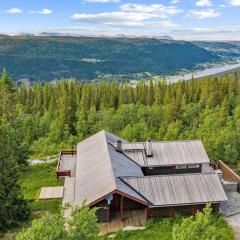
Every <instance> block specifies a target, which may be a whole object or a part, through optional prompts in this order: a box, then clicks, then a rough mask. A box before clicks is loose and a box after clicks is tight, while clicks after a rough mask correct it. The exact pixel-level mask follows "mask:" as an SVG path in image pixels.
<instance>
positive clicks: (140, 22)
mask: <svg viewBox="0 0 240 240" xmlns="http://www.w3.org/2000/svg"><path fill="white" fill-rule="evenodd" d="M120 9H121V11H116V12H102V13H96V14H86V13H76V14H73V15H72V16H71V18H72V19H73V20H78V21H81V22H88V23H94V24H103V25H108V26H121V27H123V26H124V27H127V26H128V27H143V26H145V27H165V28H167V27H174V26H176V24H175V23H174V22H173V21H171V19H170V18H169V17H170V16H171V15H175V14H178V13H181V12H182V10H181V9H179V8H177V7H175V6H164V5H162V4H132V3H127V4H122V5H121V6H120Z"/></svg>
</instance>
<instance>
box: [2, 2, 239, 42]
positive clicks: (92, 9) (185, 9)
mask: <svg viewBox="0 0 240 240" xmlns="http://www.w3.org/2000/svg"><path fill="white" fill-rule="evenodd" d="M40 32H56V33H63V34H64V33H66V34H81V35H90V36H92V35H93V36H95V35H96V36H98V35H106V36H115V35H118V34H125V35H135V36H142V35H147V36H149V37H151V36H162V35H170V36H172V37H173V38H174V39H177V40H240V0H165V1H163V0H0V33H3V34H19V33H33V34H37V33H40Z"/></svg>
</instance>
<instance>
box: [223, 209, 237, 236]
mask: <svg viewBox="0 0 240 240" xmlns="http://www.w3.org/2000/svg"><path fill="white" fill-rule="evenodd" d="M225 219H226V221H227V222H228V224H229V225H230V226H231V227H232V229H233V231H234V233H235V239H236V240H240V213H239V214H236V215H233V216H230V217H226V218H225Z"/></svg>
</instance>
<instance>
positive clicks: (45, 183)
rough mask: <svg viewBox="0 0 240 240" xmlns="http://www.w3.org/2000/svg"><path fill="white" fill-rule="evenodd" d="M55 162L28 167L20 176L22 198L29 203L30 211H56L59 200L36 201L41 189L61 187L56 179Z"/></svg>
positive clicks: (60, 183)
mask: <svg viewBox="0 0 240 240" xmlns="http://www.w3.org/2000/svg"><path fill="white" fill-rule="evenodd" d="M56 164H57V163H56V162H53V163H46V164H39V165H34V166H29V167H28V168H27V169H26V170H25V171H24V172H23V174H22V190H23V194H24V198H25V199H27V200H28V201H29V202H30V207H31V209H32V211H33V212H34V211H48V212H50V213H54V212H56V211H57V209H58V207H59V204H60V202H61V200H38V197H39V194H40V189H41V187H51V186H62V185H63V181H62V180H58V179H57V177H56V172H55V169H56Z"/></svg>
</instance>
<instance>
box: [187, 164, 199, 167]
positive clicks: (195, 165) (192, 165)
mask: <svg viewBox="0 0 240 240" xmlns="http://www.w3.org/2000/svg"><path fill="white" fill-rule="evenodd" d="M199 167H200V165H199V164H191V165H188V168H199Z"/></svg>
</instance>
